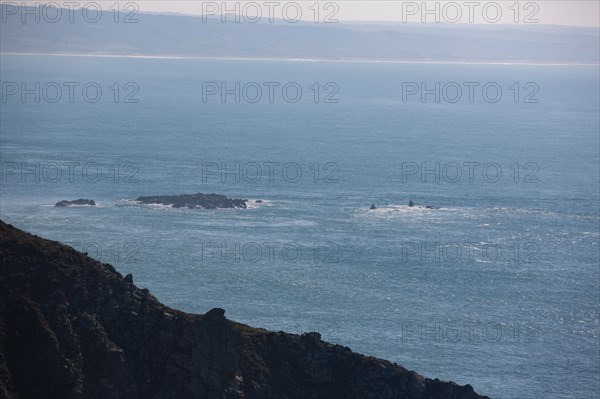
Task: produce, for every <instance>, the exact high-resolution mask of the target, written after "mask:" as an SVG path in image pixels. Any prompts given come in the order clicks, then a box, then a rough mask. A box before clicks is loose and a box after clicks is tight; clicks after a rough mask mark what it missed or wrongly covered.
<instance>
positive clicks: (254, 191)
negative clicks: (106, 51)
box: [0, 55, 600, 399]
mask: <svg viewBox="0 0 600 399" xmlns="http://www.w3.org/2000/svg"><path fill="white" fill-rule="evenodd" d="M1 72H2V81H3V82H17V83H19V84H20V82H27V83H28V84H29V87H34V86H33V85H34V82H36V81H37V82H41V85H42V86H43V85H44V84H45V83H48V82H57V83H59V84H63V83H64V82H80V86H78V87H77V88H76V90H75V92H74V93H75V96H74V99H73V102H72V103H71V102H69V100H68V98H67V97H66V96H67V94H68V92H66V89H65V92H63V98H61V100H60V101H57V102H56V103H49V102H48V101H45V100H46V99H47V98H43V97H42V99H41V100H40V102H39V103H36V102H35V101H34V97H33V95H29V96H27V97H26V98H25V100H26V101H25V102H22V101H20V99H19V98H20V97H19V95H18V94H17V95H15V96H7V97H6V98H5V99H3V103H2V104H1V105H2V122H1V126H0V127H1V134H2V135H1V145H2V147H1V157H2V193H1V197H0V199H1V208H0V211H1V217H2V219H3V220H5V221H7V222H9V223H12V224H14V225H16V226H17V227H19V228H23V229H25V230H28V231H31V232H34V233H36V234H39V235H41V236H44V237H48V238H51V239H55V240H59V241H62V242H67V243H70V244H71V245H73V246H74V247H75V248H77V249H80V250H84V251H86V252H88V253H89V254H90V256H93V257H96V258H98V259H100V260H102V261H104V262H108V263H111V264H113V265H115V267H116V268H117V269H118V270H119V271H120V272H122V273H133V275H134V281H135V282H136V283H137V284H138V285H139V286H142V287H147V288H149V289H150V290H151V291H152V292H153V293H154V294H155V295H156V296H157V297H158V298H159V299H160V300H161V301H162V302H164V303H166V304H167V305H169V306H173V307H175V308H179V309H182V310H185V311H189V312H198V313H203V312H205V311H207V310H208V309H210V308H212V307H216V306H219V307H223V308H225V309H226V311H227V316H228V317H230V318H231V319H234V320H238V321H241V322H246V323H248V324H252V325H255V326H262V327H264V328H267V329H270V330H275V331H277V330H283V331H288V332H294V333H301V332H305V331H320V332H321V334H322V336H323V339H324V340H328V341H332V342H335V343H340V344H343V345H346V346H349V347H351V348H352V349H353V350H355V351H357V352H362V353H366V354H370V355H375V356H378V357H383V358H386V359H389V360H392V361H395V362H398V363H400V364H402V365H404V366H406V367H408V368H410V369H414V370H416V371H418V372H419V373H422V374H424V375H427V376H434V377H438V378H441V379H451V380H454V381H456V382H458V383H461V384H467V383H469V384H471V385H473V387H474V388H475V390H476V391H478V392H480V393H483V394H487V395H490V396H492V397H494V398H507V399H508V398H510V399H517V398H518V399H534V398H597V397H598V392H599V388H600V386H599V383H598V382H599V380H598V378H599V377H598V376H599V373H600V369H599V364H598V356H599V333H600V330H599V329H600V326H599V315H600V308H599V292H600V282H599V219H600V210H599V192H598V187H599V184H600V182H599V174H598V171H599V167H600V155H599V122H598V114H599V103H598V101H599V98H598V96H599V95H598V84H599V82H598V68H597V66H515V65H427V64H370V63H352V62H310V63H307V62H286V61H241V60H238V61H224V60H214V61H210V60H170V59H160V60H158V59H125V58H115V59H112V58H85V57H50V56H43V57H33V56H29V57H26V56H6V55H3V56H2V60H1ZM221 81H227V82H228V85H229V86H228V87H230V88H231V87H234V82H236V81H237V82H241V87H243V86H244V84H245V83H248V82H258V83H262V82H279V83H281V85H280V86H279V87H278V89H277V90H278V91H277V90H276V91H275V97H274V98H273V102H272V103H271V102H270V101H269V100H268V98H266V95H267V93H266V92H264V93H263V98H262V99H260V100H259V101H258V102H256V103H250V102H248V101H246V100H245V99H244V97H243V96H242V98H241V99H240V102H239V103H236V102H235V100H234V96H233V95H229V96H228V97H226V100H227V101H226V102H225V103H222V102H221V101H220V97H219V96H208V97H207V98H206V101H204V99H203V82H221ZM87 82H97V83H98V85H99V86H100V87H101V88H102V89H103V94H102V98H101V99H100V101H98V102H97V103H88V102H86V101H85V100H84V99H83V97H82V94H81V87H82V86H83V85H84V84H85V83H87ZM115 82H117V83H118V85H119V90H120V92H119V93H118V97H117V98H118V100H119V102H118V103H115V102H114V96H115V95H116V92H115V89H114V86H113V89H111V88H110V87H111V86H112V85H113V84H114V83H115ZM128 82H133V83H134V86H129V87H128V88H126V87H125V85H126V83H128ZM288 82H297V83H298V85H299V86H300V87H301V88H302V89H303V93H302V97H301V99H300V100H299V101H298V102H296V103H291V102H286V101H284V99H283V97H282V95H281V87H282V86H283V85H284V84H286V83H288ZM315 82H317V83H318V84H319V101H318V102H317V103H315V101H314V100H315V97H314V95H315V92H316V87H315V86H314V84H315ZM330 82H332V83H333V85H330V86H326V85H327V84H328V83H330ZM402 82H417V83H420V82H428V84H429V87H434V86H433V85H434V84H435V82H441V86H442V87H443V85H444V83H447V82H459V83H462V82H480V83H481V86H483V85H485V84H486V83H489V82H496V83H497V84H498V85H499V86H500V87H501V88H502V89H503V94H502V98H501V99H500V101H498V102H497V103H491V102H488V101H485V99H484V98H482V96H481V90H480V89H478V90H479V91H476V92H475V93H476V96H475V99H474V102H473V103H470V102H469V101H468V99H466V98H465V97H463V98H462V99H461V101H458V102H457V103H450V102H448V101H444V98H442V99H441V101H440V102H439V103H437V102H435V100H434V98H433V95H431V96H429V97H426V98H425V100H426V102H425V103H422V102H421V101H420V97H419V96H410V97H409V98H408V101H406V102H405V101H403V90H402V89H403V84H402ZM515 82H518V83H519V85H520V92H519V94H518V96H517V100H518V102H517V103H515V102H514V99H515V97H514V96H515V92H514V86H512V85H513V84H514V83H515ZM528 82H533V83H534V84H535V85H534V86H529V88H528V89H525V84H526V83H528ZM481 86H480V88H481ZM511 86H512V87H513V89H512V90H511V89H510V87H511ZM132 87H133V89H135V88H136V87H137V88H139V91H138V92H137V93H136V94H134V95H133V97H132V98H133V99H138V100H139V102H138V103H124V102H123V100H124V98H125V96H126V95H128V94H131V93H133V91H134V90H133V89H132ZM311 87H312V89H311ZM406 87H407V86H406V85H405V89H406ZM213 88H214V87H213ZM336 88H337V89H339V90H338V91H337V93H335V94H333V93H334V92H335V91H336V90H337V89H336ZM532 88H534V89H535V88H537V89H539V90H536V91H537V93H535V95H533V96H532V97H531V98H530V99H537V100H538V102H537V103H524V102H523V100H524V99H525V97H526V96H527V95H529V94H531V93H533V91H534V90H533V89H532ZM206 89H207V86H206V84H205V90H206ZM48 90H50V88H49V89H48ZM290 93H291V92H290ZM46 94H47V96H51V94H49V92H48V93H46ZM205 94H206V93H205ZM246 94H247V96H252V97H253V96H254V94H253V93H251V92H247V93H246ZM446 94H448V95H450V94H449V92H448V93H446ZM327 96H330V97H329V99H333V100H335V99H337V100H338V102H337V103H329V102H324V100H325V97H327ZM463 96H466V92H465V93H463ZM236 162H237V163H239V165H240V166H239V168H240V169H239V170H240V172H239V173H237V172H236V173H228V174H224V175H223V176H222V175H221V174H220V173H219V170H218V169H220V168H222V167H223V166H224V167H225V168H226V169H227V170H229V171H231V170H233V171H235V170H236V167H237V166H236ZM423 162H424V163H425V164H423ZM475 162H476V163H478V164H475ZM223 164H224V165H223ZM36 165H37V166H36ZM57 165H59V166H60V168H61V170H60V172H58V170H57V167H56V166H57ZM437 165H439V169H436V167H437ZM457 165H459V166H460V168H461V170H460V171H461V173H462V175H460V176H458V177H457V174H456V173H457V168H456V166H457ZM468 165H471V167H472V168H473V175H470V174H469V171H470V169H469V166H468ZM258 167H260V173H259V172H258V171H259V169H258ZM415 167H416V168H418V169H419V170H418V171H415ZM423 167H425V168H426V169H427V170H426V171H425V172H426V173H425V174H423V175H422V174H421V172H422V169H423ZM35 168H37V169H35ZM270 168H272V169H270ZM484 169H485V172H484ZM24 171H33V173H24ZM271 171H272V174H271ZM284 171H285V173H283V172H284ZM499 171H500V172H501V173H502V175H501V176H500V175H498V174H497V172H499ZM100 172H101V175H100V174H99V173H100ZM58 173H60V174H58ZM213 173H214V174H213ZM299 173H301V175H300V174H299ZM221 177H224V178H225V182H222V181H221ZM238 178H239V181H236V180H238ZM436 179H439V182H438V181H436ZM23 180H25V181H23ZM194 192H205V193H211V192H216V193H221V194H225V195H228V196H230V197H233V198H244V199H246V198H247V199H250V200H252V201H255V200H258V199H260V200H263V202H262V203H256V202H251V205H252V206H251V207H250V209H246V210H241V209H238V210H190V209H173V208H170V207H165V206H153V205H140V204H137V203H136V202H134V201H132V200H134V199H135V198H137V197H138V196H141V195H153V194H156V195H158V194H180V193H181V194H182V193H194ZM77 198H93V199H94V200H95V201H96V202H97V206H96V207H74V208H55V207H53V204H54V203H55V202H57V201H60V200H62V199H77ZM410 199H412V200H413V201H414V202H415V203H416V204H417V206H416V207H412V208H411V207H408V206H407V204H408V201H409V200H410ZM371 204H375V205H376V207H377V209H375V210H369V207H370V205H371ZM425 205H431V206H435V207H439V208H440V209H426V208H424V206H425Z"/></svg>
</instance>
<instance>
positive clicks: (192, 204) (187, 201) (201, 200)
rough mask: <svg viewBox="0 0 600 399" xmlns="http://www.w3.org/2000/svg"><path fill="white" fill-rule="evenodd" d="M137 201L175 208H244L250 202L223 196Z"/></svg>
mask: <svg viewBox="0 0 600 399" xmlns="http://www.w3.org/2000/svg"><path fill="white" fill-rule="evenodd" d="M136 201H138V202H141V203H143V204H162V205H170V206H172V207H173V208H190V209H194V208H203V209H217V208H244V209H246V202H248V200H242V199H231V198H227V197H226V196H224V195H221V194H203V193H198V194H182V195H157V196H148V197H138V198H137V199H136Z"/></svg>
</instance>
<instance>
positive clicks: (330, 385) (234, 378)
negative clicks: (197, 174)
mask: <svg viewBox="0 0 600 399" xmlns="http://www.w3.org/2000/svg"><path fill="white" fill-rule="evenodd" d="M0 259H2V263H1V265H0V397H2V398H6V399H21V398H28V399H38V398H39V399H42V398H43V399H46V398H86V399H87V398H92V399H96V398H98V399H101V398H102V399H103V398H133V399H159V398H160V399H162V398H207V399H280V398H286V399H308V398H311V399H366V398H377V399H399V398H410V399H485V398H486V397H484V396H480V395H478V394H476V393H475V392H474V391H473V388H472V387H471V386H469V385H465V386H460V385H457V384H455V383H453V382H442V381H439V380H437V379H435V380H434V379H429V378H425V377H423V376H421V375H419V374H417V373H416V372H414V371H410V370H407V369H405V368H404V367H402V366H399V365H397V364H395V363H391V362H388V361H385V360H380V359H376V358H374V357H370V356H363V355H360V354H357V353H354V352H352V351H351V350H350V349H348V348H347V347H344V346H340V345H333V344H329V343H327V342H323V341H322V340H321V336H320V335H319V334H318V333H306V334H303V335H294V334H286V333H283V332H268V331H266V330H263V329H257V328H253V327H250V326H247V325H244V324H240V323H236V322H234V321H231V320H228V319H227V318H225V311H224V310H223V309H221V308H214V309H211V310H210V311H208V312H207V313H205V314H204V315H196V314H189V313H183V312H180V311H177V310H175V309H171V308H169V307H167V306H165V305H163V304H161V303H160V302H158V300H157V299H156V298H155V297H154V296H152V295H151V294H150V293H149V292H148V291H147V290H140V289H139V288H137V287H136V286H135V285H134V284H133V278H132V277H131V275H127V276H125V277H123V276H122V275H121V274H119V273H118V272H116V270H115V269H114V268H113V267H112V266H110V265H109V264H106V263H100V262H98V261H95V260H93V259H91V258H89V257H87V256H85V255H84V254H82V253H79V252H77V251H75V250H74V249H73V248H71V247H68V246H65V245H62V244H59V243H57V242H54V241H49V240H45V239H42V238H38V237H35V236H33V235H31V234H28V233H26V232H23V231H21V230H18V229H15V228H13V227H11V226H9V225H7V224H5V223H3V222H2V221H0ZM455 367H456V373H457V374H459V373H460V367H461V365H460V364H456V365H455ZM482 372H485V371H482ZM488 399H489V398H488Z"/></svg>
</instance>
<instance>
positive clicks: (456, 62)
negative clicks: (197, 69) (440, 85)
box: [0, 52, 600, 66]
mask: <svg viewBox="0 0 600 399" xmlns="http://www.w3.org/2000/svg"><path fill="white" fill-rule="evenodd" d="M0 55H19V56H48V57H50V56H52V57H98V58H133V59H165V60H170V59H173V60H177V59H181V60H207V61H286V62H359V63H375V64H380V63H381V64H441V65H444V64H451V65H516V66H526V65H529V66H594V65H600V63H598V62H534V61H523V62H514V61H510V62H509V61H501V60H497V61H482V60H472V61H471V60H422V59H414V60H413V59H410V60H395V59H389V60H385V59H375V58H373V59H370V58H289V57H281V58H278V57H235V56H232V57H217V56H193V55H150V54H111V53H106V54H98V53H32V52H23V53H19V52H0Z"/></svg>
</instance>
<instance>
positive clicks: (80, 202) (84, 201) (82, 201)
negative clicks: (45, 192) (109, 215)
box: [54, 198, 96, 206]
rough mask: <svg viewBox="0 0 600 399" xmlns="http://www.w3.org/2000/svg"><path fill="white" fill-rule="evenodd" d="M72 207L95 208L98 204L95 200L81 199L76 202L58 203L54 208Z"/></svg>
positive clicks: (65, 201)
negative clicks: (87, 206)
mask: <svg viewBox="0 0 600 399" xmlns="http://www.w3.org/2000/svg"><path fill="white" fill-rule="evenodd" d="M72 205H90V206H95V205H96V202H94V200H93V199H83V198H79V199H76V200H74V201H67V200H62V201H60V202H57V203H56V204H55V205H54V206H72Z"/></svg>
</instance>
